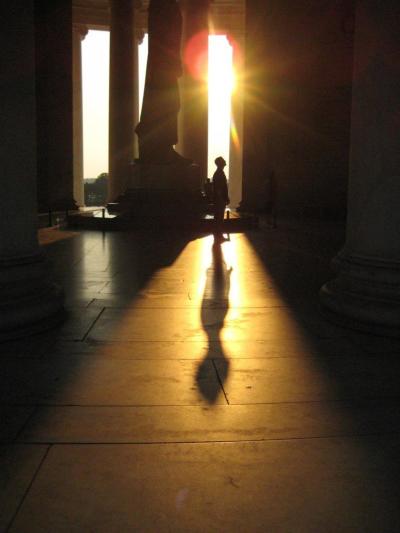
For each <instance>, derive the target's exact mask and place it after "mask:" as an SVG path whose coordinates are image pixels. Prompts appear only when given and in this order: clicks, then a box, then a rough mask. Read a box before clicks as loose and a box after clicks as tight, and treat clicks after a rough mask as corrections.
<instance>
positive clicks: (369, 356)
mask: <svg viewBox="0 0 400 533" xmlns="http://www.w3.org/2000/svg"><path fill="white" fill-rule="evenodd" d="M138 342H141V341H138ZM144 342H147V341H144ZM101 349H102V348H101V347H99V350H101ZM74 356H79V357H82V356H86V357H88V358H90V357H91V358H95V357H101V358H102V359H105V360H110V361H112V360H116V361H149V362H150V361H158V362H160V361H198V362H201V361H203V359H199V358H198V357H184V356H179V357H144V356H139V357H135V356H114V355H108V354H101V353H100V354H99V353H88V352H83V351H82V352H73V353H71V352H66V353H57V354H53V355H46V354H45V355H42V356H40V357H17V358H16V357H13V356H4V357H3V358H1V357H0V365H1V361H2V359H4V360H8V359H12V360H13V361H15V360H17V361H48V360H51V359H61V358H63V357H74ZM350 357H353V358H356V359H360V361H363V360H365V359H377V358H378V357H396V358H397V357H398V354H386V355H384V354H379V355H376V354H364V353H363V354H359V355H354V356H352V355H322V356H321V357H320V358H318V356H313V355H266V356H264V357H262V356H258V357H253V356H252V357H237V356H228V360H229V361H265V360H276V359H295V360H300V361H302V360H313V361H317V362H323V361H326V360H327V359H334V360H341V359H343V360H345V359H349V358H350ZM361 358H362V359H361ZM221 359H227V357H226V355H225V356H220V357H216V356H213V360H216V361H218V360H221Z"/></svg>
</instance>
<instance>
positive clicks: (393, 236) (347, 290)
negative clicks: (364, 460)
mask: <svg viewBox="0 0 400 533" xmlns="http://www.w3.org/2000/svg"><path fill="white" fill-rule="evenodd" d="M399 17H400V5H399V4H398V3H397V2H393V1H390V0H388V1H385V2H383V4H382V3H381V2H379V1H378V0H368V1H365V2H362V3H361V2H360V3H359V5H358V11H357V17H356V35H355V56H354V76H353V102H352V127H351V156H350V184H349V194H348V219H347V237H346V244H345V247H344V249H343V250H342V252H341V253H340V254H339V255H338V256H337V257H336V258H335V260H334V265H335V268H336V269H337V273H338V275H337V277H336V279H334V280H332V281H330V282H329V283H327V284H326V285H325V286H324V287H323V288H322V290H321V299H322V302H323V304H324V305H325V308H326V309H327V310H328V312H330V313H331V315H332V317H333V318H334V319H336V320H339V321H340V319H342V320H344V321H345V322H346V323H347V324H353V325H354V326H355V327H361V328H363V329H367V330H368V331H376V332H378V333H382V332H383V333H387V334H394V335H400V328H399V326H400V210H399V205H400V142H399V136H398V125H399V116H400V86H399V83H398V80H399V75H400V63H399V61H398V57H400V38H399V31H398V24H397V21H398V20H399ZM342 317H344V318H342Z"/></svg>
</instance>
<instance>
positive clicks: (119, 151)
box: [108, 0, 137, 201]
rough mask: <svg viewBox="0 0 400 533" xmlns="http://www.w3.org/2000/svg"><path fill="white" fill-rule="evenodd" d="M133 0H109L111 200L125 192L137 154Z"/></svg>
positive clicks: (109, 194) (109, 195) (109, 192)
mask: <svg viewBox="0 0 400 533" xmlns="http://www.w3.org/2000/svg"><path fill="white" fill-rule="evenodd" d="M134 3H135V2H134V0H110V94H109V99H110V101H109V191H108V199H109V201H114V200H116V199H117V198H118V196H119V195H121V194H122V193H124V192H125V188H126V185H127V181H128V177H129V172H130V164H131V162H132V161H133V158H134V154H133V150H134V127H135V124H134V122H133V110H134V96H133V95H134V70H135V68H137V67H136V66H134V59H135V54H134V15H135V7H134Z"/></svg>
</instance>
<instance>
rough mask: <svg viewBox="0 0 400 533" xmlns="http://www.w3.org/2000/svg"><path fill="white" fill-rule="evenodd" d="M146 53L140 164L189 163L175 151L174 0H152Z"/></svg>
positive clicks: (177, 72) (178, 30)
mask: <svg viewBox="0 0 400 533" xmlns="http://www.w3.org/2000/svg"><path fill="white" fill-rule="evenodd" d="M148 32H149V52H148V59H147V70H146V82H145V89H144V95H143V105H142V112H141V116H140V122H139V124H138V125H137V127H136V130H135V131H136V133H137V135H138V138H139V158H140V161H141V162H142V163H185V164H186V163H191V161H189V160H186V159H184V158H183V157H182V156H180V155H179V154H178V153H177V152H175V150H174V148H173V147H174V145H176V144H177V142H178V112H179V108H180V98H179V88H178V78H179V77H180V76H181V74H182V66H181V58H180V47H181V36H182V15H181V12H180V9H179V6H178V4H177V3H176V2H175V0H151V1H150V5H149V18H148Z"/></svg>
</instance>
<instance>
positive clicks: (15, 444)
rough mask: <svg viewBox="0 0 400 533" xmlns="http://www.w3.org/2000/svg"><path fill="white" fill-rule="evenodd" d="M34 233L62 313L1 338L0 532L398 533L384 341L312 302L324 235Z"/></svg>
mask: <svg viewBox="0 0 400 533" xmlns="http://www.w3.org/2000/svg"><path fill="white" fill-rule="evenodd" d="M40 241H41V243H42V246H43V248H44V249H45V251H46V253H47V255H48V257H49V258H50V260H51V262H52V265H53V271H54V276H55V278H56V280H57V282H58V283H60V284H61V285H62V286H63V287H64V290H65V298H66V300H65V301H66V308H67V311H68V313H67V318H66V320H65V322H64V323H63V324H62V325H61V326H60V327H58V328H57V329H56V330H52V331H50V332H46V333H43V334H40V335H35V336H32V337H30V338H26V339H23V340H19V341H13V342H7V343H3V344H1V345H0V353H1V357H0V365H1V372H0V390H1V398H0V410H1V418H0V439H1V443H0V450H1V452H0V531H4V532H13V533H16V532H18V533H36V532H49V533H58V532H65V533H73V532H84V533H87V532H93V533H98V532H104V533H113V532H118V533H125V532H127V533H129V532H136V531H138V532H142V531H143V532H145V531H146V532H147V531H148V532H157V533H158V532H205V533H208V532H213V533H214V532H216V533H219V532H221V533H222V532H228V533H235V532H245V533H252V532H263V533H278V532H282V533H302V532H304V533H313V532H316V533H329V532H332V533H343V532H356V533H367V532H370V533H385V532H388V533H389V532H390V533H396V532H400V506H399V502H400V483H399V481H398V479H399V476H398V474H399V470H400V469H399V462H400V459H399V458H400V436H399V431H400V409H399V407H400V395H399V381H400V358H399V356H400V341H395V340H393V339H389V338H385V337H376V336H372V335H368V334H366V333H357V332H354V331H353V330H351V329H345V328H341V327H338V326H335V325H333V324H331V323H329V322H327V321H326V320H325V319H324V318H323V316H322V315H321V314H320V311H319V308H318V289H319V287H320V286H321V285H322V284H323V283H324V281H326V280H327V279H329V278H330V277H331V276H332V272H331V271H330V267H329V261H330V259H331V258H332V257H333V255H334V254H335V253H336V252H337V251H338V249H339V248H340V246H341V243H342V241H343V231H342V229H341V228H339V227H337V226H334V225H324V226H317V225H312V224H297V225H294V224H290V223H289V222H287V223H281V224H280V225H279V227H278V228H277V229H275V230H272V229H270V228H268V227H267V226H266V225H265V224H262V227H261V228H260V229H259V230H257V231H251V232H248V233H246V234H234V235H231V236H230V240H229V241H226V242H223V243H222V244H220V245H218V244H214V242H213V238H212V236H197V237H196V236H193V235H185V234H180V235H173V234H171V233H163V232H158V233H156V232H139V231H137V232H130V233H122V232H121V233H116V232H114V233H113V232H109V233H104V234H102V233H100V232H90V231H79V232H78V231H69V230H62V229H61V230H60V229H47V230H45V229H43V230H41V231H40Z"/></svg>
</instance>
